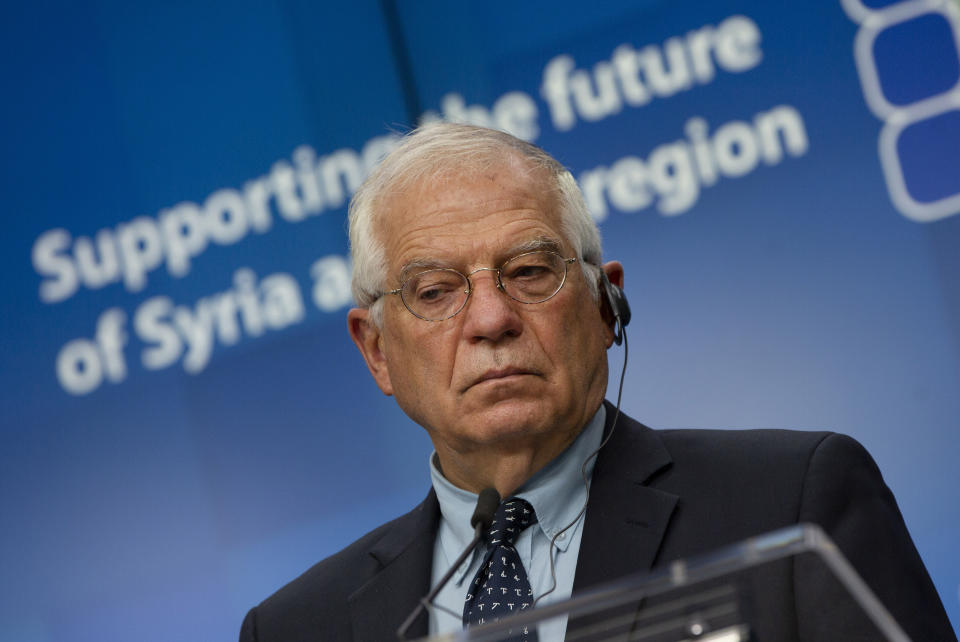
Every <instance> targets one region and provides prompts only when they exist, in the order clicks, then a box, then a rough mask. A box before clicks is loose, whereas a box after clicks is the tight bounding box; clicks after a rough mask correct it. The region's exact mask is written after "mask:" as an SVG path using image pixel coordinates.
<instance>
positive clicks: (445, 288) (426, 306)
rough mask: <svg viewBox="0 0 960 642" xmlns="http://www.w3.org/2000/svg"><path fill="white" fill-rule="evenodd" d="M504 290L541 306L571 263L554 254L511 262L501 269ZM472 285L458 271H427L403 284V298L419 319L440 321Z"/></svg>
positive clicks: (460, 305) (451, 312) (462, 301)
mask: <svg viewBox="0 0 960 642" xmlns="http://www.w3.org/2000/svg"><path fill="white" fill-rule="evenodd" d="M499 274H500V284H502V286H503V291H504V292H505V293H506V294H507V295H508V296H509V297H510V298H512V299H515V300H517V301H520V302H521V303H540V302H542V301H546V300H547V299H549V298H550V297H552V296H553V295H554V294H556V293H557V292H558V291H559V290H560V288H561V287H562V286H563V282H564V279H565V277H566V274H567V263H566V261H564V259H563V257H561V256H560V255H559V254H556V253H554V252H528V253H525V254H521V255H519V256H515V257H513V258H512V259H510V260H508V261H507V262H506V263H504V264H503V265H502V266H500V270H499ZM469 294H470V284H469V281H468V280H467V277H466V276H464V275H463V274H461V273H460V272H457V271H456V270H451V269H446V268H438V269H434V270H426V271H424V272H420V273H418V274H415V275H413V276H411V277H410V278H408V279H407V280H406V281H404V283H403V287H402V288H401V291H400V296H401V298H402V299H403V303H404V304H405V305H406V306H407V308H408V309H409V310H410V311H411V312H413V313H414V314H415V315H417V316H418V317H421V318H423V319H427V320H429V321H440V320H443V319H447V318H449V317H452V316H453V315H455V314H456V313H457V312H459V311H460V310H461V309H462V308H463V306H464V305H465V304H466V302H467V297H468V296H469Z"/></svg>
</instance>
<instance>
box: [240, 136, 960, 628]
mask: <svg viewBox="0 0 960 642" xmlns="http://www.w3.org/2000/svg"><path fill="white" fill-rule="evenodd" d="M350 241H351V247H352V251H353V260H354V273H353V279H354V295H355V298H356V301H357V304H358V306H359V307H358V308H355V309H353V310H351V311H350V312H349V314H348V326H349V330H350V336H351V337H352V338H353V340H354V342H355V343H356V345H357V347H358V349H359V350H360V352H361V354H362V355H363V358H364V360H365V361H366V363H367V366H368V367H369V369H370V373H371V374H372V375H373V378H374V380H375V381H376V383H377V386H379V388H380V390H381V391H383V393H384V394H387V395H392V396H393V397H394V398H395V399H396V401H397V403H398V404H399V405H400V407H401V408H402V409H403V411H404V412H405V413H407V415H409V416H410V417H411V418H412V419H413V420H414V421H416V422H417V423H418V424H420V425H421V426H423V428H424V429H425V430H426V431H427V432H428V433H429V435H430V438H431V440H432V442H433V445H434V448H435V453H434V454H433V455H432V456H431V458H430V462H429V465H430V475H431V478H432V489H431V490H430V492H429V494H428V496H427V498H426V499H425V500H424V502H423V503H422V504H420V505H419V506H418V507H417V508H415V509H414V510H413V511H412V512H410V513H408V514H406V515H404V516H402V517H400V518H398V519H396V520H394V521H392V522H390V523H388V524H385V525H383V526H381V527H380V528H378V529H376V530H374V531H373V532H371V533H369V534H367V535H365V536H364V537H362V538H361V539H359V540H357V541H356V542H354V543H353V544H352V545H350V546H349V547H347V548H346V549H344V550H343V551H341V552H340V553H338V554H336V555H334V556H332V557H330V558H328V559H326V560H324V561H322V562H320V563H319V564H317V565H316V566H314V567H313V568H312V569H310V570H309V571H307V572H306V573H305V574H304V575H302V576H301V577H300V578H298V579H296V580H294V581H293V582H291V583H290V584H288V585H287V586H286V587H284V588H282V589H281V590H280V591H278V592H277V593H276V594H275V595H273V596H272V597H270V598H268V599H267V600H266V601H264V602H263V603H262V604H260V605H259V606H257V607H256V608H254V609H252V610H251V611H250V613H249V614H248V615H247V618H246V620H245V621H244V624H243V628H242V631H241V640H244V641H253V640H258V641H260V642H273V641H293V640H387V639H391V638H394V637H395V631H396V630H397V628H398V627H399V626H400V624H401V622H403V620H404V619H405V618H406V617H407V615H408V614H410V613H411V612H413V611H414V610H415V608H416V606H417V603H418V601H419V600H420V599H421V597H422V596H424V595H425V594H426V593H427V592H428V591H429V590H430V588H431V587H432V586H434V585H435V584H436V583H437V582H438V581H439V580H440V578H441V577H442V576H443V575H444V573H445V572H446V571H447V570H448V569H450V568H451V566H452V565H453V564H454V561H455V559H456V557H457V555H458V554H459V553H460V551H461V550H463V549H464V548H465V547H466V546H467V545H468V543H469V542H470V541H471V537H472V535H473V528H472V527H471V524H470V517H471V513H473V510H474V506H475V505H476V503H477V494H478V493H480V491H482V490H483V489H486V488H493V489H496V490H497V491H498V492H499V495H500V496H501V497H503V498H505V501H504V503H503V504H501V505H500V507H499V508H498V510H497V514H496V515H495V516H494V524H493V527H492V528H491V530H492V531H494V532H496V531H497V530H498V528H499V527H500V526H502V525H506V526H507V529H506V530H507V531H514V532H511V533H510V534H509V535H507V536H502V535H503V533H502V532H501V534H499V535H498V534H493V535H489V536H488V537H487V539H486V540H485V541H484V542H482V543H481V545H480V546H479V547H478V548H477V549H476V550H475V551H474V552H473V554H472V556H470V557H468V558H467V561H466V562H465V563H464V564H463V565H462V566H460V567H458V568H456V569H454V574H453V576H452V579H451V581H449V582H448V583H447V584H446V585H445V587H444V588H443V590H442V591H441V592H440V593H439V595H438V596H437V597H436V599H435V600H434V602H433V604H434V606H433V607H431V608H430V609H429V610H428V612H424V613H422V614H421V615H420V616H419V617H418V618H417V619H416V620H414V621H413V626H412V627H411V628H410V630H409V631H408V633H407V634H408V636H409V637H418V636H422V635H426V634H428V633H438V632H445V631H452V630H456V629H459V628H461V627H463V626H465V625H472V624H475V623H478V622H481V621H484V620H485V619H496V618H497V617H498V614H499V613H501V612H503V611H504V610H506V609H505V607H506V603H507V602H508V600H507V599H506V598H504V599H501V600H498V601H493V602H490V601H489V600H488V596H489V595H491V594H502V595H508V596H510V598H511V599H510V600H509V611H519V610H524V609H526V608H533V607H534V606H535V605H543V604H546V603H550V602H555V601H559V600H562V599H565V598H567V597H569V596H570V595H571V594H572V593H574V592H576V591H579V590H581V589H583V588H586V587H590V586H594V585H597V584H599V583H602V582H605V581H609V580H612V579H615V578H617V577H622V576H624V575H627V574H630V573H637V572H642V571H647V570H649V569H651V568H652V567H654V566H655V565H656V564H659V563H663V562H666V561H670V560H674V559H678V558H681V557H687V556H690V555H693V554H697V553H702V552H705V551H709V550H711V549H713V548H715V547H718V546H721V545H723V544H727V543H731V542H735V541H738V540H740V539H743V538H746V537H749V536H751V535H755V534H758V533H761V532H764V531H768V530H772V529H775V528H778V527H782V526H785V525H789V524H793V523H796V522H798V521H811V522H816V523H819V524H821V525H822V526H823V527H824V528H825V529H826V530H827V531H828V532H829V533H830V534H831V535H832V536H833V537H834V538H835V539H836V540H837V541H838V543H839V544H840V546H841V549H842V550H843V552H844V553H845V554H846V555H847V556H848V557H849V558H850V559H851V560H852V561H853V563H854V565H855V566H856V567H857V569H858V570H859V571H860V573H861V574H862V575H863V576H864V578H865V579H866V580H867V582H868V584H870V585H871V586H873V588H874V590H875V591H876V592H877V593H878V595H879V597H880V599H881V601H883V602H884V603H885V604H886V606H887V607H888V608H889V609H890V610H891V611H892V613H893V615H894V616H895V618H896V619H897V620H898V621H900V622H901V623H902V625H903V626H904V627H905V628H906V629H907V633H908V634H909V635H911V636H912V637H913V638H914V639H916V640H945V639H955V638H954V636H953V633H952V630H951V627H950V623H949V622H948V621H947V618H946V615H945V613H944V611H943V607H942V606H941V605H940V602H939V598H938V597H937V594H936V591H935V590H934V588H933V586H932V583H931V582H930V579H929V577H928V576H927V573H926V570H925V569H924V567H923V564H922V562H921V561H920V558H919V556H918V555H917V553H916V551H915V549H914V547H913V544H912V542H911V540H910V537H909V535H908V533H907V531H906V528H905V526H904V524H903V520H902V518H901V517H900V514H899V511H898V509H897V507H896V503H895V501H894V499H893V497H892V495H891V494H890V492H889V490H887V488H886V486H885V485H884V484H883V482H882V479H881V478H880V475H879V472H878V471H877V469H876V467H875V465H874V464H873V462H872V460H871V459H870V457H869V455H867V454H866V453H865V452H864V451H863V449H862V448H861V447H860V446H859V445H858V444H856V443H855V442H853V441H852V440H851V439H849V438H846V437H843V436H840V435H834V434H830V433H801V432H789V431H702V430H690V431H654V430H651V429H649V428H646V427H644V426H642V425H640V424H639V423H637V422H635V421H633V420H632V419H630V418H628V417H626V416H625V415H622V414H620V413H619V410H618V409H614V407H613V406H612V405H610V404H609V403H605V402H604V399H603V398H604V392H605V390H606V388H607V380H608V372H607V357H606V351H607V349H608V348H609V347H610V346H611V344H612V343H613V341H614V340H615V339H616V338H618V334H619V332H621V331H622V326H621V323H623V322H625V321H626V320H627V313H626V310H625V307H624V306H625V304H624V303H623V302H622V301H620V300H619V297H618V292H619V287H620V286H622V284H623V268H622V266H621V265H620V264H619V263H617V262H609V263H605V264H602V263H601V248H600V238H599V234H598V232H597V229H596V227H595V225H594V223H593V221H592V219H591V217H590V215H589V213H588V212H587V210H586V207H585V205H584V202H583V198H582V196H581V194H580V191H579V189H578V187H577V185H576V183H575V181H574V180H573V178H572V176H571V175H570V173H569V172H568V171H566V170H565V169H564V168H563V167H562V166H561V165H560V164H559V163H557V162H556V161H555V160H554V159H553V158H552V157H550V156H549V155H548V154H546V153H545V152H544V151H542V150H541V149H539V148H537V147H535V146H533V145H530V144H528V143H526V142H523V141H521V140H518V139H516V138H514V137H512V136H510V135H508V134H505V133H502V132H498V131H493V130H488V129H482V128H477V127H471V126H466V125H452V124H439V125H432V126H428V127H425V128H422V129H420V130H418V131H416V132H413V133H412V134H411V135H409V136H407V137H406V138H405V140H403V142H402V143H401V144H400V145H399V146H398V147H397V148H396V149H395V150H394V151H393V152H392V153H391V154H390V155H389V156H387V158H386V159H385V160H384V161H383V162H382V164H381V165H380V166H379V167H378V168H377V169H376V170H375V171H374V172H373V173H372V174H371V176H370V177H369V178H368V179H367V180H366V182H365V183H364V184H363V186H362V187H361V188H360V189H359V190H358V192H357V193H356V194H355V196H354V199H353V201H352V203H351V206H350ZM598 450H599V453H598V452H597V451H598ZM514 519H516V521H514ZM504 520H509V521H504ZM498 564H499V565H500V566H498ZM501 567H503V568H501ZM495 571H500V572H495ZM507 571H509V573H508V572H507ZM495 575H497V576H501V575H502V577H503V580H502V581H503V582H506V583H505V584H503V583H497V582H501V580H500V579H499V577H497V578H495V577H494V576H495ZM801 575H802V573H801V571H800V570H797V571H796V572H795V571H794V570H792V568H791V567H789V566H788V565H785V566H781V567H779V575H776V576H774V577H772V578H771V581H770V587H769V588H770V590H769V591H764V592H763V593H764V595H763V596H762V597H761V600H762V606H763V610H764V613H765V617H766V618H767V620H768V623H767V624H765V625H761V628H760V631H761V632H765V633H767V635H768V639H774V638H775V639H778V640H781V639H782V640H792V639H810V640H819V639H852V637H853V636H856V635H857V633H858V631H856V630H849V629H846V628H845V626H846V620H847V618H845V617H844V615H843V614H842V613H836V612H835V610H834V612H832V613H823V606H824V605H823V603H822V600H821V599H820V597H821V596H820V592H821V591H820V590H819V589H818V587H817V586H816V585H815V582H814V581H813V580H812V579H810V578H805V577H802V576H801ZM808 579H809V581H808ZM496 609H499V611H497V610H496ZM567 624H568V623H567V622H566V621H564V620H555V621H552V622H549V623H547V624H543V625H541V626H540V627H539V629H538V630H528V631H517V632H516V634H517V636H518V637H517V638H516V639H524V640H534V639H537V638H538V636H539V639H540V640H558V639H562V638H563V636H564V633H565V630H566V627H567ZM571 626H572V624H571ZM764 626H765V627H767V628H766V629H764V628H763V627H764Z"/></svg>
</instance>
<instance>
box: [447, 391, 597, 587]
mask: <svg viewBox="0 0 960 642" xmlns="http://www.w3.org/2000/svg"><path fill="white" fill-rule="evenodd" d="M605 419H606V410H605V409H604V406H603V404H601V405H600V408H599V410H597V412H596V414H594V415H593V418H592V419H591V420H590V421H589V422H588V423H587V425H586V427H585V428H584V429H583V430H582V431H581V432H580V434H579V435H578V436H577V438H576V439H575V440H574V441H573V443H572V444H570V446H568V447H567V449H566V450H564V451H563V452H562V453H560V454H559V455H558V456H557V457H556V458H555V459H554V460H553V461H551V462H550V463H549V464H547V465H546V466H545V467H544V468H543V469H542V470H540V471H539V472H537V474H536V475H534V476H533V477H531V478H530V479H529V480H528V481H527V483H526V484H524V485H523V486H522V487H520V488H519V489H518V490H517V491H516V492H515V493H514V496H516V497H522V498H523V499H525V500H527V501H528V502H530V504H531V505H532V506H533V509H534V511H536V513H537V526H539V528H540V529H541V530H542V531H543V533H544V535H546V537H547V539H548V540H551V541H552V540H553V538H554V536H555V535H557V533H559V532H560V531H561V530H562V529H563V528H565V527H566V526H567V525H568V524H570V523H571V522H573V521H575V519H577V516H578V513H579V512H580V510H581V509H582V508H583V504H584V502H585V501H586V498H587V489H586V487H585V486H584V482H583V475H582V474H581V467H582V466H583V462H584V461H586V459H587V457H589V456H590V454H591V453H593V452H594V451H595V450H597V448H599V447H600V442H601V441H602V439H603V426H604V421H605ZM435 457H436V452H434V453H433V454H431V455H430V479H431V481H432V483H433V488H434V490H435V491H436V493H437V500H438V501H439V502H440V513H441V515H442V516H443V517H442V519H443V521H444V522H445V527H446V529H449V530H448V532H449V534H450V535H451V537H449V538H446V537H445V538H443V540H446V541H441V542H440V544H441V546H443V548H444V550H445V552H446V554H447V557H448V558H449V559H451V560H452V559H454V558H455V557H456V556H457V555H458V554H459V553H460V551H461V550H463V548H464V547H465V546H466V545H467V544H468V543H469V542H470V540H471V539H473V529H472V528H471V527H470V517H471V516H472V515H473V511H474V508H475V507H476V505H477V495H476V494H475V493H471V492H469V491H466V490H463V489H462V488H458V487H456V486H454V485H453V484H452V483H450V482H449V481H448V480H447V479H446V478H445V477H444V476H443V473H441V472H440V468H439V466H438V465H437V462H436V460H435ZM595 462H596V457H591V458H590V461H589V462H587V466H586V471H585V472H586V477H587V480H588V483H589V480H590V478H591V476H592V475H593V466H594V463H595ZM441 531H443V529H441ZM566 535H567V536H566V537H562V538H557V540H556V543H555V546H556V547H557V548H558V549H560V550H561V551H566V550H567V548H568V547H569V546H570V541H571V539H572V537H570V535H572V533H571V532H570V531H567V534H566ZM467 566H468V564H464V568H462V569H460V572H461V573H462V572H465V569H466V567H467Z"/></svg>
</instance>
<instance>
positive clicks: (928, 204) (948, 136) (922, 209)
mask: <svg viewBox="0 0 960 642" xmlns="http://www.w3.org/2000/svg"><path fill="white" fill-rule="evenodd" d="M880 162H881V164H882V165H883V172H884V175H885V177H886V181H887V188H888V189H889V191H890V198H891V200H892V201H893V203H894V205H896V207H897V209H899V210H900V212H901V213H903V215H904V216H906V217H907V218H910V219H912V220H914V221H919V222H924V223H929V222H931V221H936V220H938V219H941V218H945V217H947V216H951V215H953V214H956V213H958V212H960V172H958V171H956V169H955V168H957V167H960V108H954V109H949V110H946V111H943V112H941V113H938V114H936V115H934V116H930V117H928V118H923V119H920V120H916V121H913V122H909V123H905V122H900V121H893V122H888V123H887V124H886V125H884V127H883V130H882V131H881V133H880Z"/></svg>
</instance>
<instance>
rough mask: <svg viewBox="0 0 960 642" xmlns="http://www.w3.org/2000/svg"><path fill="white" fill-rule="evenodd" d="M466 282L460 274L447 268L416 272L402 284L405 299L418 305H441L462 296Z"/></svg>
mask: <svg viewBox="0 0 960 642" xmlns="http://www.w3.org/2000/svg"><path fill="white" fill-rule="evenodd" d="M464 289H466V284H465V282H464V279H463V277H462V276H460V275H459V274H457V273H456V272H452V271H448V270H431V271H428V272H424V273H423V274H418V275H417V276H415V277H413V278H412V279H410V280H409V281H407V283H406V284H405V285H404V291H405V292H406V294H407V295H408V297H407V299H408V300H409V301H410V302H411V303H415V304H416V305H418V306H432V305H442V304H445V303H448V302H449V301H450V300H451V299H456V298H458V297H460V296H462V292H463V290H464Z"/></svg>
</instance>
